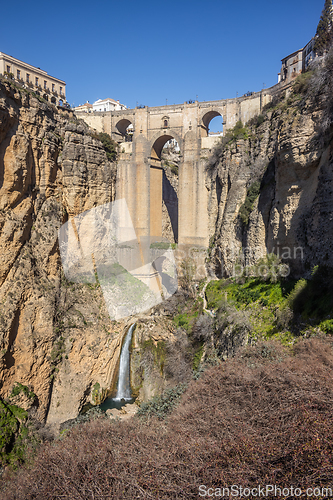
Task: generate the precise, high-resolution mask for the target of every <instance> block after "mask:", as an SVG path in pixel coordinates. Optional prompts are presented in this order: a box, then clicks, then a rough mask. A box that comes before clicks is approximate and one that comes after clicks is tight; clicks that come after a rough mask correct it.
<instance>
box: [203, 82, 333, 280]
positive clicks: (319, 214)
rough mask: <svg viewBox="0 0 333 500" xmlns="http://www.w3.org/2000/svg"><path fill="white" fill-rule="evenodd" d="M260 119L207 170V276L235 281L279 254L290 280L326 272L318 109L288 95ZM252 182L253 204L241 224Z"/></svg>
mask: <svg viewBox="0 0 333 500" xmlns="http://www.w3.org/2000/svg"><path fill="white" fill-rule="evenodd" d="M260 118H261V119H260V120H258V121H257V123H255V120H253V123H252V124H249V125H248V126H247V127H246V129H245V132H244V134H243V137H238V138H235V139H234V140H231V141H230V142H229V143H228V144H225V145H224V146H223V147H222V146H220V147H219V148H218V149H217V150H216V152H215V160H213V161H212V160H210V163H208V164H207V171H208V174H209V175H208V178H209V181H208V187H209V189H210V192H211V207H210V212H211V213H212V217H211V226H212V231H213V232H215V236H214V245H211V246H212V247H214V248H213V250H212V252H211V257H212V260H211V262H212V264H211V265H212V270H213V271H214V272H216V273H217V274H218V275H219V276H222V275H223V276H230V275H232V274H233V273H234V272H236V273H239V272H240V271H241V269H242V268H244V266H245V265H253V264H254V263H255V261H256V259H258V257H260V256H263V255H264V254H265V252H269V253H270V252H274V253H275V254H278V255H279V256H280V257H281V258H282V260H283V261H285V262H286V263H288V264H289V266H290V269H291V272H292V273H294V274H295V275H301V274H304V273H305V274H306V273H307V272H309V271H310V270H311V269H312V268H313V267H314V266H315V265H317V264H319V263H321V264H327V265H329V266H333V254H332V251H331V250H332V240H331V235H332V230H333V220H332V215H331V214H332V210H331V207H332V202H333V178H332V171H333V155H332V153H333V149H332V148H333V142H332V132H331V131H330V129H328V130H327V129H326V130H325V131H323V128H322V122H323V120H324V116H323V103H322V102H320V100H318V101H317V102H315V103H314V99H313V98H309V96H307V95H300V94H297V93H296V92H295V91H292V92H291V93H290V95H289V97H285V98H284V99H281V100H280V101H279V102H278V103H277V104H275V106H274V107H272V109H270V110H267V111H266V112H265V113H264V114H263V116H262V117H260ZM256 181H257V182H258V183H259V184H260V191H259V196H258V197H257V198H256V200H255V201H254V203H253V207H252V210H249V214H248V221H244V220H243V221H242V220H241V217H240V210H241V207H242V205H243V203H244V202H245V201H246V198H247V195H248V191H249V189H250V188H251V186H253V184H254V182H256ZM259 184H258V185H259ZM243 208H244V207H243Z"/></svg>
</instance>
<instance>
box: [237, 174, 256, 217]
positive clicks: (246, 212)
mask: <svg viewBox="0 0 333 500" xmlns="http://www.w3.org/2000/svg"><path fill="white" fill-rule="evenodd" d="M259 193H260V182H259V181H255V182H253V183H252V184H251V186H250V187H249V189H248V190H247V193H246V199H245V201H244V203H243V205H242V206H241V207H240V209H239V214H238V215H239V217H240V218H241V221H242V222H243V224H245V225H247V224H248V222H249V216H250V213H251V212H252V210H253V204H254V202H255V200H256V199H257V198H258V196H259Z"/></svg>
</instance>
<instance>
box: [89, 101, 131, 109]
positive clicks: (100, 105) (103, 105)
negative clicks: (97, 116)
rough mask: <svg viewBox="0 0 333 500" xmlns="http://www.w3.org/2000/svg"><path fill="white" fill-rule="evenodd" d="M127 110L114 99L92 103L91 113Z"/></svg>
mask: <svg viewBox="0 0 333 500" xmlns="http://www.w3.org/2000/svg"><path fill="white" fill-rule="evenodd" d="M123 109H127V108H126V106H125V105H124V104H120V102H119V101H115V100H114V99H110V98H108V99H98V100H97V101H95V102H94V103H93V111H121V110H123Z"/></svg>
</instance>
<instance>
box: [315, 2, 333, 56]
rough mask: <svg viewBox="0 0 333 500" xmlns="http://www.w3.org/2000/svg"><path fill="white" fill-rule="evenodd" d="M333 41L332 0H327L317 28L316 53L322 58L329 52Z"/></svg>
mask: <svg viewBox="0 0 333 500" xmlns="http://www.w3.org/2000/svg"><path fill="white" fill-rule="evenodd" d="M332 41H333V29H332V0H325V5H324V8H323V10H322V13H321V17H320V20H319V23H318V26H317V32H316V37H315V43H314V51H315V52H316V53H317V54H319V55H320V56H321V55H323V54H324V53H325V52H327V51H328V49H329V48H330V46H331V44H332Z"/></svg>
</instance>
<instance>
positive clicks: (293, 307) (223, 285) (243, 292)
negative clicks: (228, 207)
mask: <svg viewBox="0 0 333 500" xmlns="http://www.w3.org/2000/svg"><path fill="white" fill-rule="evenodd" d="M265 260H266V265H269V263H271V265H272V268H274V269H276V267H275V266H276V265H279V261H278V260H274V259H272V258H271V256H268V257H267V258H266V259H265ZM267 263H268V264H267ZM259 265H260V261H259ZM254 269H255V268H254ZM256 269H259V267H257V268H256ZM206 297H207V303H208V305H207V307H208V308H209V309H212V310H214V311H215V312H216V317H217V318H219V317H221V316H224V317H225V316H228V318H229V323H228V322H226V321H225V320H224V322H222V326H223V328H225V327H226V326H227V325H228V324H230V323H232V322H234V323H235V321H236V322H237V321H238V322H239V321H240V320H241V323H242V322H243V324H244V325H245V323H246V318H245V317H244V318H243V319H242V318H241V317H240V316H239V315H238V316H237V314H235V313H234V312H233V308H234V309H236V310H237V311H243V312H245V313H246V315H247V319H248V321H249V323H250V325H251V326H250V336H251V337H252V338H253V339H255V340H258V339H260V338H261V339H268V338H271V337H272V336H273V337H274V338H278V339H279V340H281V341H282V342H283V343H284V342H287V343H288V342H290V341H291V339H295V338H296V337H298V336H299V335H302V334H303V333H305V332H307V331H309V329H310V331H312V329H313V327H314V326H316V325H317V326H319V328H320V329H321V331H323V332H324V333H328V334H330V333H333V320H332V319H331V314H332V310H333V271H332V270H331V269H328V268H326V267H316V268H315V269H314V271H313V273H312V276H311V279H308V280H306V279H304V278H302V279H300V280H298V281H295V280H290V279H289V280H287V279H284V278H281V277H280V276H279V274H278V273H277V272H276V270H275V271H274V272H272V271H269V267H268V272H267V273H266V274H265V276H259V277H256V276H243V277H241V278H240V279H238V280H236V279H224V280H219V281H211V282H210V283H209V284H208V285H207V288H206ZM216 327H221V320H220V325H219V324H218V321H216Z"/></svg>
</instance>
